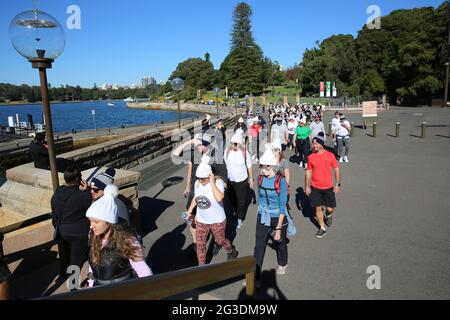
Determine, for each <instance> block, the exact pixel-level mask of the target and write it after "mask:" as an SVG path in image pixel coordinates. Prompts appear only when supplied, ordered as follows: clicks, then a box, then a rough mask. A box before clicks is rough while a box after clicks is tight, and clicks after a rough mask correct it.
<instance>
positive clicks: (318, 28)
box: [0, 0, 443, 87]
mask: <svg viewBox="0 0 450 320" xmlns="http://www.w3.org/2000/svg"><path fill="white" fill-rule="evenodd" d="M239 2H240V1H237V0H171V1H161V0H158V1H155V0H129V1H123V0H40V1H39V2H38V3H39V8H40V9H41V10H43V11H45V12H47V13H49V14H50V15H52V16H54V17H55V18H56V19H57V20H58V21H59V22H60V23H61V25H63V27H64V29H65V36H66V47H65V50H64V52H63V54H62V55H61V56H60V57H59V58H58V59H57V60H56V61H55V63H54V64H53V69H51V70H49V72H48V78H49V82H50V83H51V84H52V85H53V86H59V85H61V84H69V85H81V86H82V87H91V86H92V85H93V83H97V85H101V84H103V83H117V84H119V85H129V84H133V83H139V81H140V79H141V78H142V77H144V76H153V77H155V78H156V79H157V80H158V81H163V80H167V78H168V77H169V76H170V74H171V73H172V71H173V70H174V69H175V68H176V66H177V64H178V63H179V62H181V61H183V60H185V59H187V58H191V57H203V56H204V54H205V52H209V53H210V54H211V61H212V62H213V64H214V66H215V68H219V67H220V64H221V62H222V61H223V59H224V58H225V57H226V55H227V54H228V51H229V40H230V31H231V27H232V12H233V8H234V6H235V5H236V4H237V3H239ZM247 3H248V4H250V6H251V7H252V10H253V17H252V25H253V34H254V36H255V39H256V41H257V43H258V44H259V45H260V46H261V48H262V49H263V51H264V54H265V55H266V56H268V57H270V58H271V59H272V60H276V61H278V62H279V63H281V64H282V65H283V66H285V67H288V66H292V65H293V64H294V63H299V62H300V60H301V58H302V55H303V52H304V50H305V49H306V48H311V47H313V46H314V44H315V41H316V40H319V41H322V40H323V39H325V38H327V37H329V36H331V35H333V34H353V35H355V36H356V34H357V32H358V30H360V29H361V27H362V26H363V25H364V24H365V23H366V21H367V18H368V17H369V14H367V13H366V10H367V7H368V6H369V5H372V4H376V5H378V6H379V7H380V9H381V14H382V15H387V14H389V13H390V12H391V11H393V10H396V9H409V8H414V7H423V6H433V7H437V6H439V5H440V4H441V3H443V0H408V1H405V0H395V1H394V0H345V1H338V0H321V1H317V0H315V1H306V0H277V1H275V0H249V1H247ZM72 4H74V5H78V6H79V7H80V9H81V29H80V30H68V29H67V27H66V20H67V19H68V17H69V14H67V13H66V9H67V7H68V6H69V5H72ZM32 6H33V1H32V0H7V1H6V0H2V1H1V3H0V83H1V82H9V83H14V84H22V83H26V84H30V85H37V84H38V82H39V79H38V75H37V72H36V71H35V70H33V69H32V68H31V65H30V64H29V63H28V62H27V61H26V60H25V59H24V58H23V57H22V56H20V55H19V54H18V53H16V51H15V49H14V48H13V47H12V45H11V42H10V40H9V35H8V29H9V23H10V21H11V19H12V18H13V17H14V16H15V15H16V14H18V13H19V12H22V11H25V10H29V9H31V8H32ZM381 27H382V26H381Z"/></svg>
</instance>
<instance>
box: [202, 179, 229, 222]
mask: <svg viewBox="0 0 450 320" xmlns="http://www.w3.org/2000/svg"><path fill="white" fill-rule="evenodd" d="M216 186H217V188H218V189H219V190H220V191H221V192H224V191H225V184H224V182H223V181H222V180H221V179H217V180H216ZM195 202H196V203H197V214H196V216H195V217H196V219H197V221H199V222H200V223H204V224H213V223H221V222H223V221H224V220H225V219H226V216H225V210H224V209H223V203H219V202H217V201H216V198H214V192H213V190H212V187H211V184H210V183H208V184H207V185H202V184H201V183H200V182H198V181H197V182H196V183H195Z"/></svg>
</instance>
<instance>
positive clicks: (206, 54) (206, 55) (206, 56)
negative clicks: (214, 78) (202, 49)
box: [205, 52, 211, 62]
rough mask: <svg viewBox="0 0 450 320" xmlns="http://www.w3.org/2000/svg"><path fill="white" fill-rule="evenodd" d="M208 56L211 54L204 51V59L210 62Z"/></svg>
mask: <svg viewBox="0 0 450 320" xmlns="http://www.w3.org/2000/svg"><path fill="white" fill-rule="evenodd" d="M210 58H211V55H210V54H209V52H207V53H205V61H206V62H211V61H210Z"/></svg>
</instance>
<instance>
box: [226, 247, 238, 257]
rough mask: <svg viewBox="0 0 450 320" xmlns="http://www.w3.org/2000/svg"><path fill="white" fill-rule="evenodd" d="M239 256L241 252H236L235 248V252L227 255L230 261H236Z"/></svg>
mask: <svg viewBox="0 0 450 320" xmlns="http://www.w3.org/2000/svg"><path fill="white" fill-rule="evenodd" d="M238 254H239V252H238V251H237V250H236V248H235V247H233V250H232V251H231V252H230V253H228V254H227V259H228V260H232V259H236V258H237V256H238Z"/></svg>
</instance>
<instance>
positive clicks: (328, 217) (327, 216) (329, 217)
mask: <svg viewBox="0 0 450 320" xmlns="http://www.w3.org/2000/svg"><path fill="white" fill-rule="evenodd" d="M325 223H326V224H327V226H329V227H331V225H332V224H333V214H325Z"/></svg>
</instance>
